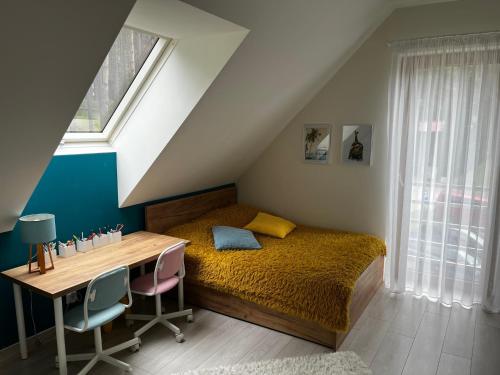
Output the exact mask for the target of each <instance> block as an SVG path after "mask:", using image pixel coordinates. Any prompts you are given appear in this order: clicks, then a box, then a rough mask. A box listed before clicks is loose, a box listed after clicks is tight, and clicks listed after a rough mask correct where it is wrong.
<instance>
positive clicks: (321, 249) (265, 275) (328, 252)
mask: <svg viewBox="0 0 500 375" xmlns="http://www.w3.org/2000/svg"><path fill="white" fill-rule="evenodd" d="M258 211H259V210H258V209H256V208H253V207H248V206H245V205H232V206H228V207H225V208H221V209H217V210H213V211H210V212H209V213H207V214H205V215H203V216H201V217H199V218H197V219H196V220H194V221H192V222H189V223H186V224H182V225H178V226H175V227H173V228H170V229H169V230H168V231H167V233H166V234H168V235H172V236H175V237H180V238H185V239H188V240H190V241H191V244H190V245H189V246H188V247H187V248H186V254H185V263H186V280H187V281H188V282H189V283H191V284H195V285H202V286H204V287H209V288H212V289H215V290H217V291H220V292H224V293H227V294H231V295H233V296H236V297H239V298H241V299H243V300H246V301H250V302H253V303H256V304H258V305H262V306H265V307H267V308H270V309H272V310H275V311H279V312H281V313H284V314H287V315H291V316H294V317H297V318H301V319H305V320H310V321H314V322H317V323H318V324H320V325H321V326H323V327H324V328H326V329H329V330H334V331H343V332H345V331H346V330H347V329H348V327H349V305H350V301H351V298H352V294H353V292H354V287H355V284H356V281H357V280H358V278H359V277H360V275H361V274H362V273H363V271H364V270H365V269H366V268H367V267H368V266H369V265H370V264H371V263H372V262H373V261H374V260H375V259H376V258H377V257H378V256H380V255H385V253H386V248H385V244H384V242H383V241H382V240H380V239H379V238H377V237H374V236H371V235H367V234H360V233H349V232H341V231H335V230H328V229H320V228H313V227H307V226H302V225H298V226H297V228H296V229H295V230H294V231H292V232H291V233H290V234H289V235H288V236H287V237H286V238H284V239H278V238H273V237H269V236H265V235H259V234H256V238H257V240H258V241H259V242H260V243H261V245H262V249H260V250H234V251H233V250H229V251H227V250H226V251H217V250H215V247H214V242H213V236H212V230H211V229H212V227H213V226H214V225H227V226H233V227H240V228H241V227H243V226H245V225H246V224H248V223H249V222H250V221H251V220H252V219H253V218H254V217H255V215H256V214H257V213H258Z"/></svg>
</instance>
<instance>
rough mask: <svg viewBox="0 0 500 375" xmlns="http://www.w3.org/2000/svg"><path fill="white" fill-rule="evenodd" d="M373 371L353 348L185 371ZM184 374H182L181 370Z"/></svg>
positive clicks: (234, 374)
mask: <svg viewBox="0 0 500 375" xmlns="http://www.w3.org/2000/svg"><path fill="white" fill-rule="evenodd" d="M299 374H300V375H371V374H372V372H371V370H370V369H369V368H368V366H366V365H365V364H364V363H363V361H361V359H360V358H359V357H358V355H357V354H356V353H353V352H337V353H327V354H316V355H310V356H304V357H293V358H283V359H272V360H270V361H262V362H250V363H242V364H237V365H232V366H221V367H216V368H211V369H198V370H192V371H188V372H184V373H182V375H299ZM179 375H181V374H179Z"/></svg>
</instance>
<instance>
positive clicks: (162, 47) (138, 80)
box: [61, 35, 175, 146]
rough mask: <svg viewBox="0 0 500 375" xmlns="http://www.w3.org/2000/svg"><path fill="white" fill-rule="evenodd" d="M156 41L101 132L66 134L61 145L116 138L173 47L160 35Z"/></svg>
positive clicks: (107, 141)
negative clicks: (158, 66) (164, 57)
mask: <svg viewBox="0 0 500 375" xmlns="http://www.w3.org/2000/svg"><path fill="white" fill-rule="evenodd" d="M157 37H158V41H157V42H156V44H155V46H154V47H153V49H152V50H151V52H150V53H149V55H148V57H147V58H146V60H145V61H144V64H143V65H142V67H141V69H140V70H139V71H138V72H137V74H136V76H135V77H134V79H133V81H132V83H131V84H130V86H129V88H128V89H127V91H126V92H125V94H124V95H123V98H122V99H121V101H120V102H119V103H118V106H117V107H116V109H115V110H114V112H113V114H112V115H111V117H110V119H109V121H108V122H107V124H106V126H105V127H104V129H103V131H102V132H99V133H97V132H74V133H70V132H66V133H64V136H63V138H62V140H61V145H63V146H69V145H76V144H78V145H82V144H89V145H96V144H97V145H99V144H101V145H103V144H106V145H108V144H109V143H110V141H111V140H112V139H114V138H116V134H117V133H119V131H120V130H121V128H122V127H123V125H124V123H125V122H126V121H124V120H126V117H127V116H126V115H127V113H130V112H131V111H132V110H133V108H134V107H135V106H136V104H137V101H138V99H140V97H142V95H143V94H144V92H145V90H146V89H147V87H148V86H149V84H150V83H151V81H152V79H151V76H154V75H156V74H154V75H153V74H152V73H153V71H154V70H155V67H156V66H157V65H158V62H159V61H160V60H161V59H162V56H164V55H165V54H168V55H170V53H171V52H172V49H173V47H174V46H175V41H174V40H173V39H167V38H165V37H162V36H160V35H157Z"/></svg>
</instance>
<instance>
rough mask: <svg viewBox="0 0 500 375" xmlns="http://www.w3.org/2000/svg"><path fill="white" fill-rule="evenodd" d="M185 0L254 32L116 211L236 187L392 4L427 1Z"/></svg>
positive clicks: (390, 8)
mask: <svg viewBox="0 0 500 375" xmlns="http://www.w3.org/2000/svg"><path fill="white" fill-rule="evenodd" d="M185 2H186V3H188V4H191V5H193V6H195V7H197V8H200V9H202V10H205V11H206V12H208V13H211V14H214V15H216V16H218V17H221V18H223V19H225V20H228V21H231V22H233V23H235V24H237V25H241V26H242V27H245V28H247V29H249V30H250V33H249V34H248V35H247V37H246V38H245V40H244V41H243V43H242V44H241V45H240V47H239V49H238V50H237V51H236V52H235V53H234V55H233V56H232V58H231V60H230V61H229V62H228V63H227V65H226V66H225V67H224V69H223V70H222V72H221V73H220V74H219V75H218V77H217V79H216V80H215V81H214V83H213V84H212V85H211V87H210V88H209V89H208V91H207V92H206V93H205V95H204V96H203V97H202V99H201V100H200V102H199V103H198V105H197V106H196V107H195V108H194V110H193V111H192V112H191V113H190V115H189V117H188V118H187V119H186V121H185V122H184V124H183V125H182V126H181V127H180V128H179V130H178V131H177V133H176V134H175V135H174V137H173V138H172V139H171V140H170V142H169V143H168V144H167V146H166V147H165V148H164V149H163V151H162V152H161V153H160V154H159V156H158V157H157V158H156V159H155V160H154V161H153V162H152V164H151V165H150V166H148V168H146V169H145V170H146V172H145V173H144V175H143V176H142V178H140V179H138V182H137V183H136V184H135V185H134V186H132V188H130V189H128V190H127V191H126V193H125V194H123V195H121V196H120V205H121V206H128V205H132V204H137V203H142V202H146V201H150V200H155V199H160V198H162V197H165V196H169V195H175V194H179V193H184V192H187V191H194V190H199V189H204V188H208V187H212V186H217V185H222V184H225V183H230V182H234V181H235V180H237V178H238V177H239V176H240V175H241V174H242V173H243V172H244V171H245V170H246V169H247V168H248V167H249V166H250V165H251V163H252V162H253V161H254V160H255V159H256V158H257V157H258V156H259V155H260V154H261V153H262V152H263V150H265V149H266V148H267V146H268V145H269V144H270V143H271V142H272V140H273V139H274V138H275V137H276V136H277V135H278V134H279V133H280V132H281V130H282V129H283V128H284V127H285V126H286V124H287V123H288V121H289V120H290V119H291V118H293V117H294V116H295V114H296V113H297V112H298V111H300V109H301V108H303V107H304V105H305V104H306V103H307V102H308V101H309V100H310V99H311V98H312V97H313V95H314V94H315V93H316V92H317V91H318V90H319V89H320V88H321V87H322V85H323V84H324V83H325V82H327V81H328V80H329V79H330V78H331V77H332V75H333V74H334V73H335V72H336V70H337V69H338V68H339V67H340V66H341V65H342V64H343V62H345V61H346V60H347V59H348V57H349V56H350V54H351V53H352V52H353V51H354V50H356V48H357V47H358V46H359V45H360V44H361V42H362V41H364V39H365V38H366V37H367V36H368V35H369V34H370V33H371V31H372V30H374V28H376V27H377V26H378V25H379V24H380V23H381V22H382V21H383V20H384V19H385V18H386V17H387V16H388V15H389V14H390V12H391V11H392V10H393V9H394V8H395V7H397V6H400V5H404V6H407V5H415V4H418V3H419V2H426V3H428V2H429V1H415V0H402V1H400V0H364V1H352V0H314V1H303V0H273V1H269V0H252V1H248V0H211V1H205V0H185ZM311 121H315V119H311ZM317 121H321V118H318V119H317Z"/></svg>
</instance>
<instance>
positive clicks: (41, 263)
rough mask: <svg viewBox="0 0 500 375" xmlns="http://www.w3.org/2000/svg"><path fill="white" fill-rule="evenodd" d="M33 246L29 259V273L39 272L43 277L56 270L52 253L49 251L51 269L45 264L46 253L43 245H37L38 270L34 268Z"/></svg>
mask: <svg viewBox="0 0 500 375" xmlns="http://www.w3.org/2000/svg"><path fill="white" fill-rule="evenodd" d="M32 248H33V246H32V245H30V254H29V258H28V272H29V273H35V272H38V273H40V275H43V274H44V273H45V272H47V271H49V270H53V269H54V260H53V259H52V252H51V251H49V258H50V264H51V265H50V267H47V266H46V264H45V252H44V251H43V245H42V244H41V243H39V244H37V245H36V261H37V263H38V267H37V268H32V266H31V265H32V264H33V263H34V262H33V252H32Z"/></svg>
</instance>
